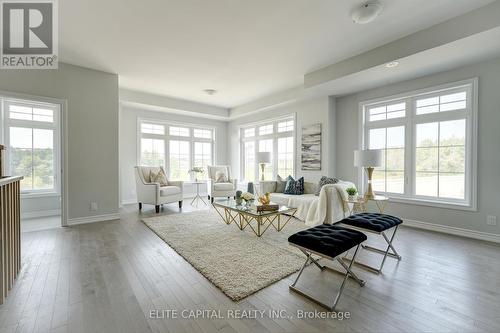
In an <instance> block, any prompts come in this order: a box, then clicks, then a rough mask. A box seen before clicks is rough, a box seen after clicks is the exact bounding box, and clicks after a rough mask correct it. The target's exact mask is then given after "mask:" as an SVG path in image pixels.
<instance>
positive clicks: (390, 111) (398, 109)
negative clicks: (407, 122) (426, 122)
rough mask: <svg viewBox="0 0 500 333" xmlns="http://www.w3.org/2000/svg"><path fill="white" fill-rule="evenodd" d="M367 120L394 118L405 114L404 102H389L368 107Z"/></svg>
mask: <svg viewBox="0 0 500 333" xmlns="http://www.w3.org/2000/svg"><path fill="white" fill-rule="evenodd" d="M368 114H369V121H378V120H384V119H394V118H401V117H405V116H406V103H405V102H402V103H396V104H389V105H387V106H385V105H384V106H378V107H375V108H371V109H369V112H368Z"/></svg>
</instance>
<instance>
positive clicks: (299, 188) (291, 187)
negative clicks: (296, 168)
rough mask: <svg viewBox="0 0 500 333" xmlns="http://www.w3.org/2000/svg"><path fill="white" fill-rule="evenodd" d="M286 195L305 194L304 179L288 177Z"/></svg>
mask: <svg viewBox="0 0 500 333" xmlns="http://www.w3.org/2000/svg"><path fill="white" fill-rule="evenodd" d="M284 193H285V194H293V195H301V194H304V177H300V178H299V179H297V180H295V179H293V177H292V176H288V178H287V182H286V186H285V192H284Z"/></svg>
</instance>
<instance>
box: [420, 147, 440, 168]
mask: <svg viewBox="0 0 500 333" xmlns="http://www.w3.org/2000/svg"><path fill="white" fill-rule="evenodd" d="M438 156H439V148H437V147H434V148H417V150H416V160H415V170H416V171H436V172H437V171H438V160H439V157H438Z"/></svg>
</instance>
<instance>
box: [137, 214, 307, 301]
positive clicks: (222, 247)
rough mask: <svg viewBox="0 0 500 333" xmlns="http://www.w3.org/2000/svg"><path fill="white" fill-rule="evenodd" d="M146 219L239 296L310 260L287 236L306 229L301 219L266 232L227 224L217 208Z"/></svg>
mask: <svg viewBox="0 0 500 333" xmlns="http://www.w3.org/2000/svg"><path fill="white" fill-rule="evenodd" d="M142 221H143V222H144V223H145V224H146V225H147V226H148V227H149V228H150V229H151V230H153V231H154V232H155V233H156V234H157V235H158V236H159V237H160V238H161V239H163V240H164V241H165V242H166V243H167V244H168V245H170V247H172V248H173V249H174V250H175V251H176V252H177V253H178V254H180V255H181V256H182V257H183V258H184V259H185V260H186V261H187V262H189V263H190V264H191V265H192V266H193V267H194V268H195V269H196V270H198V271H199V272H200V273H201V274H203V275H204V276H205V277H206V278H207V279H208V280H210V281H211V282H212V283H213V284H214V285H216V286H217V287H218V288H219V289H220V290H222V292H224V294H226V295H227V296H229V298H231V299H232V300H234V301H238V300H241V299H243V298H245V297H247V296H249V295H251V294H253V293H255V292H256V291H258V290H260V289H262V288H265V287H267V286H269V285H270V284H272V283H274V282H276V281H279V280H281V279H283V278H285V277H287V276H288V275H290V274H292V273H294V272H296V271H298V270H299V269H300V267H301V266H302V264H303V263H304V260H305V257H304V256H303V255H301V252H300V251H298V250H297V249H295V248H293V247H291V246H289V245H288V241H287V239H288V236H290V235H291V234H293V233H295V232H297V231H299V230H303V229H306V226H305V225H304V223H303V222H300V221H299V220H297V219H292V220H291V221H290V222H288V224H287V225H286V226H285V228H284V229H283V230H281V231H280V232H277V231H276V230H275V229H274V228H273V227H272V226H271V227H270V228H269V229H268V230H267V231H266V232H265V233H264V235H263V236H262V237H257V236H256V235H255V234H254V233H253V232H252V231H251V229H250V228H249V227H247V228H246V229H245V230H243V231H241V230H239V229H238V228H237V227H236V225H235V224H230V225H226V224H225V223H224V222H223V221H222V219H221V218H220V216H219V215H217V212H215V211H214V210H213V209H211V210H209V211H206V210H205V211H197V212H190V213H181V214H175V215H164V216H158V217H152V218H146V219H143V220H142Z"/></svg>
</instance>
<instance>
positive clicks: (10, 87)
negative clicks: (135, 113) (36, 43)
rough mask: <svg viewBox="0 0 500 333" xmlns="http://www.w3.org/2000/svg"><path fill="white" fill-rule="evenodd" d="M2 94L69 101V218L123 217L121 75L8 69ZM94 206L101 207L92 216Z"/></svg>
mask: <svg viewBox="0 0 500 333" xmlns="http://www.w3.org/2000/svg"><path fill="white" fill-rule="evenodd" d="M0 91H5V92H13V93H22V94H29V95H37V96H44V97H51V98H57V99H64V100H66V101H67V115H68V117H67V121H68V127H67V132H68V142H67V145H68V156H67V160H68V169H67V170H65V172H67V175H68V178H69V182H68V198H67V199H68V218H69V219H73V218H84V217H90V216H96V215H104V214H117V213H118V201H119V198H118V173H117V172H116V171H117V170H118V76H117V75H115V74H109V73H104V72H99V71H95V70H91V69H86V68H82V67H77V66H72V65H67V64H62V63H60V64H59V69H57V70H2V71H1V73H0ZM90 202H97V204H98V207H99V209H98V210H97V211H92V212H91V211H90V210H89V206H90Z"/></svg>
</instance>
